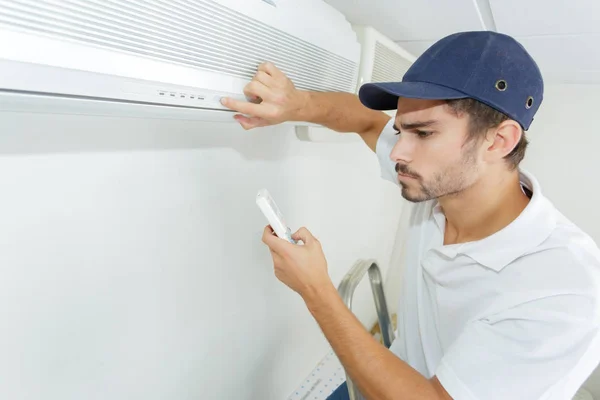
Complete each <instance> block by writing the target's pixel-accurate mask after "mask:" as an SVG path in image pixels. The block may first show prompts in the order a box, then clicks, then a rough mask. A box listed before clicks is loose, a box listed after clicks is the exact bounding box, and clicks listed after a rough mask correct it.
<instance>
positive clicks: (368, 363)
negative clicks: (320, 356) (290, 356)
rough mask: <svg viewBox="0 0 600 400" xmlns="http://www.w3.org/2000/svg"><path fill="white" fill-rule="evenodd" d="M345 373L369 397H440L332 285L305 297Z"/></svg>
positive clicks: (406, 399) (407, 398) (425, 379)
mask: <svg viewBox="0 0 600 400" xmlns="http://www.w3.org/2000/svg"><path fill="white" fill-rule="evenodd" d="M305 301H306V304H307V306H308V308H309V310H310V311H311V313H312V315H313V316H314V318H315V319H316V320H317V322H318V324H319V326H320V327H321V329H322V331H323V333H324V334H325V336H326V337H327V340H328V341H329V343H330V344H331V346H332V347H333V350H334V351H335V353H336V354H337V356H338V358H339V359H340V361H341V363H342V365H343V366H344V368H345V370H346V372H347V373H348V374H349V375H350V377H351V378H352V380H353V382H354V383H355V384H356V385H357V386H358V388H359V390H360V392H361V393H362V394H363V395H364V396H365V397H366V398H367V399H378V400H380V399H382V400H383V399H402V400H411V399H415V400H417V399H419V400H424V399H425V400H427V399H436V400H437V399H440V398H442V397H440V394H439V393H438V389H437V388H436V386H435V385H434V383H432V382H431V381H430V380H428V379H427V378H425V377H424V376H422V375H421V374H420V373H419V372H417V371H416V370H414V369H413V368H412V367H410V366H409V365H408V364H406V363H405V362H404V361H402V360H400V359H399V358H398V357H396V356H395V355H394V354H393V353H392V352H390V351H389V350H388V349H386V348H385V347H384V346H383V345H381V344H380V343H379V342H377V341H376V340H375V339H374V338H373V337H372V336H371V335H370V334H369V333H368V332H367V331H366V330H365V329H364V327H363V326H362V325H361V323H360V321H358V319H357V318H356V317H355V316H354V314H352V312H351V311H350V310H348V308H347V307H346V306H345V304H344V303H343V301H342V299H341V298H340V297H339V295H338V294H337V291H336V290H335V288H334V287H333V286H331V288H328V289H326V290H323V291H321V292H320V293H315V294H312V295H309V296H306V298H305Z"/></svg>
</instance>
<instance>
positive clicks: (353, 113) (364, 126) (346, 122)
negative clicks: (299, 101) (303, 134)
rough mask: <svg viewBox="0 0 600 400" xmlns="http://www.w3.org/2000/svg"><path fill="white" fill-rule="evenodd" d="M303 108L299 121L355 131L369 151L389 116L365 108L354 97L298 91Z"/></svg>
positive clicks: (340, 130)
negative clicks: (301, 98) (303, 100)
mask: <svg viewBox="0 0 600 400" xmlns="http://www.w3.org/2000/svg"><path fill="white" fill-rule="evenodd" d="M302 93H303V96H304V97H305V106H304V107H303V109H302V111H301V115H300V118H301V119H302V120H303V121H309V122H314V123H316V124H319V125H323V126H326V127H327V128H329V129H332V130H334V131H336V132H356V133H358V134H359V135H360V136H361V137H362V138H363V140H365V142H367V144H368V145H369V147H371V148H372V149H373V150H374V149H375V143H376V142H377V138H378V137H379V134H380V133H381V131H382V130H383V127H384V126H385V125H386V123H387V122H388V121H389V119H390V117H389V116H388V115H387V114H385V113H383V112H381V111H376V110H371V109H370V108H367V107H365V106H364V105H363V104H362V103H361V102H360V100H359V99H358V96H356V95H354V94H352V93H344V92H302Z"/></svg>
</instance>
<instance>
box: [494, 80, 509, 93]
mask: <svg viewBox="0 0 600 400" xmlns="http://www.w3.org/2000/svg"><path fill="white" fill-rule="evenodd" d="M507 87H508V84H507V83H506V81H505V80H504V79H500V80H498V81H497V82H496V89H498V90H499V91H501V92H504V91H505V90H506V88H507Z"/></svg>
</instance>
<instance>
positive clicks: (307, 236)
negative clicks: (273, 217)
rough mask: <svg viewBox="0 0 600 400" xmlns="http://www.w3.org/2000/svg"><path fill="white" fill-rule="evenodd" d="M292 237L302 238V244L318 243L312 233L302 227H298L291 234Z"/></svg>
mask: <svg viewBox="0 0 600 400" xmlns="http://www.w3.org/2000/svg"><path fill="white" fill-rule="evenodd" d="M292 239H294V240H302V242H304V244H311V243H318V240H317V239H316V238H315V237H314V236H313V234H312V233H310V231H309V230H308V229H306V228H304V227H302V228H300V229H298V231H297V232H296V233H294V234H293V235H292Z"/></svg>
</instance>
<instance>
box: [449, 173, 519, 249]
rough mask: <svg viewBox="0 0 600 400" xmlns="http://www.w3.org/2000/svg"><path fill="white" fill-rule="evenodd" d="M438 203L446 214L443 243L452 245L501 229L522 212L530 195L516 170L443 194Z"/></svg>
mask: <svg viewBox="0 0 600 400" xmlns="http://www.w3.org/2000/svg"><path fill="white" fill-rule="evenodd" d="M439 202H440V205H441V207H442V209H443V211H444V215H445V216H446V232H445V234H444V244H445V245H449V244H457V243H465V242H471V241H476V240H480V239H483V238H486V237H488V236H490V235H492V234H494V233H496V232H498V231H499V230H501V229H503V228H504V227H506V226H507V225H509V224H510V223H511V222H512V221H514V220H515V219H516V218H517V217H518V216H519V215H520V214H521V212H523V210H524V209H525V207H527V204H528V203H529V198H528V197H527V196H526V195H525V194H524V193H523V191H522V190H521V185H520V182H519V172H518V170H515V171H508V172H507V171H502V172H500V173H498V174H497V175H495V176H490V177H485V178H484V179H480V180H479V181H478V182H477V183H475V184H474V185H473V186H471V187H470V188H468V189H466V190H464V191H462V192H460V193H459V194H456V195H452V196H447V197H441V198H440V199H439Z"/></svg>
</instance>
